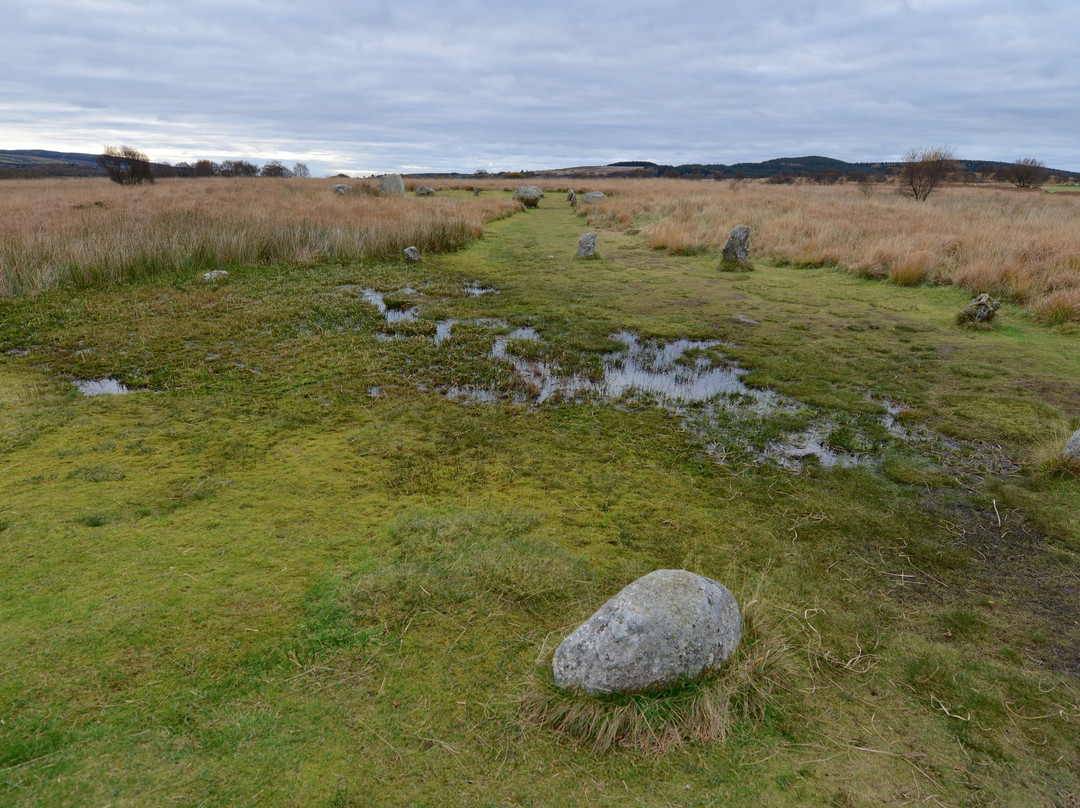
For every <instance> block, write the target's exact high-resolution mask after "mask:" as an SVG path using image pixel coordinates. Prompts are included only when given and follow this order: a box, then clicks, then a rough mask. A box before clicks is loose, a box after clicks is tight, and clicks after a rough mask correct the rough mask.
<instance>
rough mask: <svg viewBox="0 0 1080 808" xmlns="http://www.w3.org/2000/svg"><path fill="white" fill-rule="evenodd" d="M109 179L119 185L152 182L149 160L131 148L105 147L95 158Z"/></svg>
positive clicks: (152, 173) (152, 172)
mask: <svg viewBox="0 0 1080 808" xmlns="http://www.w3.org/2000/svg"><path fill="white" fill-rule="evenodd" d="M97 162H98V165H99V166H101V167H102V168H104V169H105V173H106V174H108V175H109V179H110V180H112V181H113V182H118V183H120V184H121V185H139V184H140V183H144V182H153V181H154V170H153V169H152V168H151V167H150V159H149V158H148V157H147V156H146V155H145V154H143V153H142V152H141V151H139V150H138V149H136V148H134V147H132V146H106V147H105V149H104V151H103V152H102V153H101V154H99V155H98V157H97Z"/></svg>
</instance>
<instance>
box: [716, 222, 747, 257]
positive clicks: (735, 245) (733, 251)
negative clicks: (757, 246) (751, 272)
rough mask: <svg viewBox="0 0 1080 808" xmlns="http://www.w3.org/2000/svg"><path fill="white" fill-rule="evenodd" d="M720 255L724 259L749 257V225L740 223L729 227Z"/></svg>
mask: <svg viewBox="0 0 1080 808" xmlns="http://www.w3.org/2000/svg"><path fill="white" fill-rule="evenodd" d="M721 256H722V257H723V259H724V260H725V261H746V260H748V259H749V258H750V225H748V224H740V225H739V226H738V227H733V228H732V229H731V235H730V236H728V240H727V244H725V245H724V250H723V252H722V253H721Z"/></svg>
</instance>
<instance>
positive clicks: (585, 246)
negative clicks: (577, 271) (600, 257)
mask: <svg viewBox="0 0 1080 808" xmlns="http://www.w3.org/2000/svg"><path fill="white" fill-rule="evenodd" d="M577 257H578V258H595V257H596V233H586V234H585V235H583V236H582V237H581V238H579V239H578V241H577Z"/></svg>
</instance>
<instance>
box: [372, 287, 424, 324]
mask: <svg viewBox="0 0 1080 808" xmlns="http://www.w3.org/2000/svg"><path fill="white" fill-rule="evenodd" d="M359 291H360V296H361V297H362V298H364V300H366V301H367V302H368V303H370V304H371V305H373V306H374V307H375V308H377V309H378V310H379V314H381V315H383V316H384V317H385V318H386V322H387V323H403V322H411V321H412V320H415V319H416V317H417V315H418V314H419V308H418V307H416V306H412V307H410V308H404V309H391V308H388V307H387V305H386V301H385V300H384V299H383V293H382V292H376V291H375V290H374V289H367V288H364V289H360V290H359ZM395 294H403V295H415V294H416V290H415V289H409V288H405V289H400V290H398V292H396V293H395Z"/></svg>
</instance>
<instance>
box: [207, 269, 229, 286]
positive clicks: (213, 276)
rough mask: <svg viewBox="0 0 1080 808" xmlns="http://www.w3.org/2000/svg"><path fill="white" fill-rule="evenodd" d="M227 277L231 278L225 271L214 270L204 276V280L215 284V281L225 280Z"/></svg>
mask: <svg viewBox="0 0 1080 808" xmlns="http://www.w3.org/2000/svg"><path fill="white" fill-rule="evenodd" d="M227 277H229V273H228V272H226V271H225V270H224V269H214V270H211V271H210V272H207V273H205V274H204V275H203V276H202V279H203V280H204V281H206V282H207V283H213V282H214V281H220V280H225V278H227Z"/></svg>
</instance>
